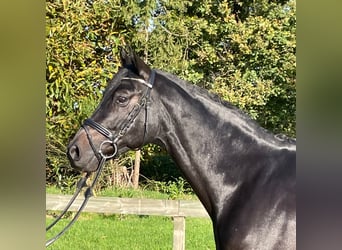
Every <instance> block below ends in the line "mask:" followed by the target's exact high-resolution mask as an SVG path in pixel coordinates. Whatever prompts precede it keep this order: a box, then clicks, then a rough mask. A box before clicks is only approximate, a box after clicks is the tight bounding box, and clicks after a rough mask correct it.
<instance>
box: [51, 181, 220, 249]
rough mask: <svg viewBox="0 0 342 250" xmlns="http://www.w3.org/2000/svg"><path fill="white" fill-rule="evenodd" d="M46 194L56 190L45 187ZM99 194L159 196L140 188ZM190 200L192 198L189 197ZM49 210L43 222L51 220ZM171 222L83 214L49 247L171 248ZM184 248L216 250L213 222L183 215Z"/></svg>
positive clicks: (152, 218) (56, 230) (159, 219)
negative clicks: (184, 220)
mask: <svg viewBox="0 0 342 250" xmlns="http://www.w3.org/2000/svg"><path fill="white" fill-rule="evenodd" d="M47 192H48V193H59V192H58V191H57V190H54V189H51V188H49V189H47ZM101 196H117V197H118V196H119V197H139V198H155V199H162V198H165V197H162V196H163V195H162V194H158V192H155V193H150V192H146V191H143V192H142V191H139V190H134V191H132V190H115V191H110V192H106V193H101ZM189 198H190V199H192V198H191V197H189ZM53 213H56V214H58V212H51V211H50V212H48V213H47V216H46V224H47V225H48V224H50V223H51V222H52V220H53V219H52V216H51V214H53ZM69 219H70V218H66V219H63V220H62V221H61V222H59V223H58V224H57V225H56V226H55V227H54V228H53V229H51V230H50V231H51V232H50V231H49V232H48V233H47V235H46V238H47V239H49V238H51V237H52V236H54V235H55V234H57V233H58V232H59V231H60V230H61V228H63V226H64V225H66V223H67V222H68V221H69ZM172 237H173V222H172V218H169V217H163V216H137V215H105V214H95V213H82V214H81V215H80V217H79V219H78V221H76V222H75V224H74V225H73V226H72V227H71V228H70V229H69V231H67V232H66V233H65V234H64V235H63V236H62V237H61V238H59V239H58V240H57V241H56V242H55V243H53V244H52V245H51V246H50V247H49V248H50V249H52V250H70V249H80V250H83V249H84V250H87V249H89V250H94V249H96V250H97V249H100V250H102V249H104V250H105V249H113V250H115V249H118V250H126V249H127V250H134V249H136V250H138V249H146V250H151V249H172ZM185 239H186V241H185V247H186V249H187V250H191V249H194V250H202V249H203V250H206V249H215V244H214V236H213V231H212V224H211V220H210V219H206V218H186V236H185Z"/></svg>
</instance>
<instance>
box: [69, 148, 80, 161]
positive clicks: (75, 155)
mask: <svg viewBox="0 0 342 250" xmlns="http://www.w3.org/2000/svg"><path fill="white" fill-rule="evenodd" d="M69 155H70V157H71V159H73V160H74V161H78V160H79V159H80V149H79V148H78V146H77V145H73V146H72V147H71V148H70V149H69Z"/></svg>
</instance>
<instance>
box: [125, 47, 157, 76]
mask: <svg viewBox="0 0 342 250" xmlns="http://www.w3.org/2000/svg"><path fill="white" fill-rule="evenodd" d="M120 60H121V65H122V67H124V68H127V69H130V70H132V71H133V72H134V73H136V74H137V75H139V76H141V77H142V78H144V80H145V81H148V79H149V76H150V73H151V69H150V67H149V66H147V64H146V63H145V62H144V61H143V60H142V59H141V58H140V57H139V56H138V55H137V54H136V53H135V52H134V51H133V49H132V48H131V47H127V49H126V48H124V47H122V48H121V49H120Z"/></svg>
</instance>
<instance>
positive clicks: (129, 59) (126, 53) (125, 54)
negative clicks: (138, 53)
mask: <svg viewBox="0 0 342 250" xmlns="http://www.w3.org/2000/svg"><path fill="white" fill-rule="evenodd" d="M132 55H133V51H132V49H131V48H130V47H127V50H126V48H124V47H121V48H120V60H121V65H122V67H124V68H129V69H132V66H133V56H132Z"/></svg>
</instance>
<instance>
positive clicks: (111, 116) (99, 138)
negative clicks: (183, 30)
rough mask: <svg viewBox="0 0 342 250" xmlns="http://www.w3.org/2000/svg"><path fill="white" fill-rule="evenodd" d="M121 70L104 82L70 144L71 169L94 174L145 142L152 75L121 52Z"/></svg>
mask: <svg viewBox="0 0 342 250" xmlns="http://www.w3.org/2000/svg"><path fill="white" fill-rule="evenodd" d="M120 56H121V64H122V67H121V68H120V69H119V71H118V72H117V73H116V75H115V76H114V77H113V78H112V80H111V81H110V82H109V83H108V85H107V87H106V89H105V91H104V94H103V97H102V100H101V102H100V103H99V105H98V107H97V108H96V110H95V111H94V113H93V114H92V115H91V117H90V118H89V119H86V120H85V122H84V123H83V125H82V127H81V128H80V129H79V131H78V132H77V133H76V135H75V136H74V138H73V139H72V140H71V141H70V143H69V145H68V148H67V155H68V158H69V161H70V163H71V165H72V166H73V167H74V168H77V169H79V170H82V171H85V172H93V171H96V169H97V167H98V164H99V162H100V161H101V159H102V158H105V159H106V160H107V159H110V158H113V157H115V156H116V155H118V154H121V153H123V152H126V151H128V150H130V149H137V148H139V147H141V146H142V145H143V144H145V143H146V141H147V139H148V138H147V107H148V102H149V99H150V91H151V89H152V85H153V83H154V76H155V73H154V71H153V70H151V69H150V68H149V67H148V66H147V65H146V64H145V63H144V62H143V61H142V60H141V59H140V58H139V57H138V56H137V55H136V54H135V53H134V52H132V51H129V52H127V51H126V50H124V49H122V51H121V54H120Z"/></svg>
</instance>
